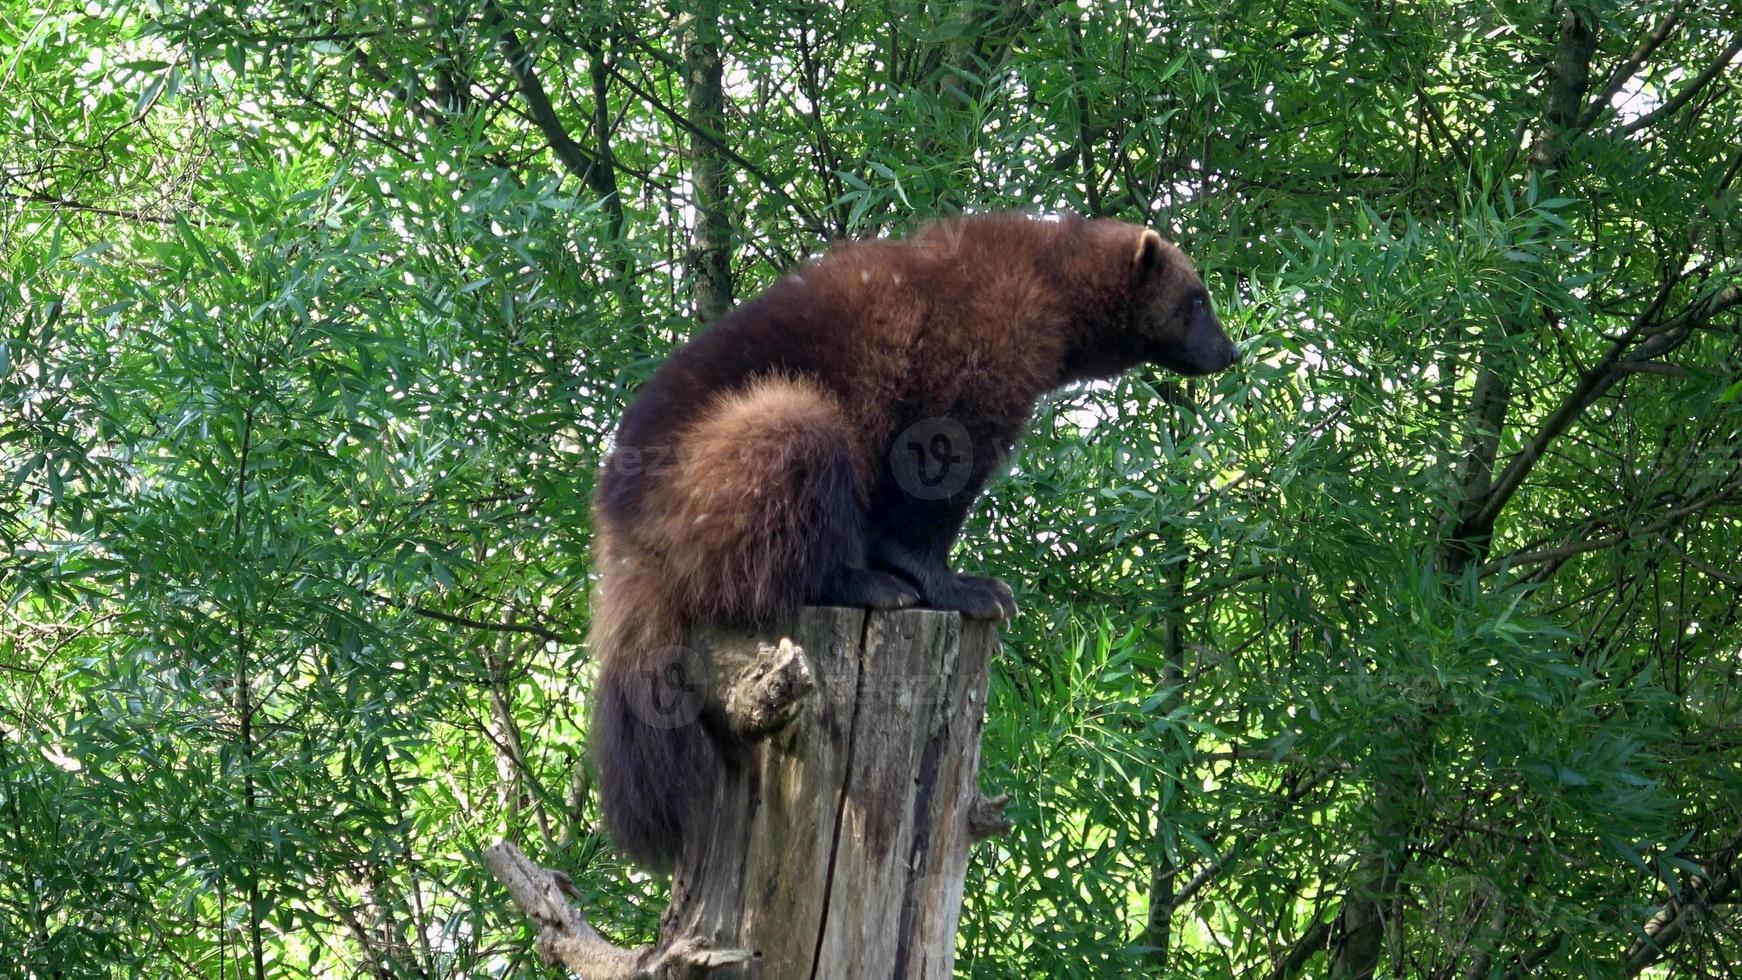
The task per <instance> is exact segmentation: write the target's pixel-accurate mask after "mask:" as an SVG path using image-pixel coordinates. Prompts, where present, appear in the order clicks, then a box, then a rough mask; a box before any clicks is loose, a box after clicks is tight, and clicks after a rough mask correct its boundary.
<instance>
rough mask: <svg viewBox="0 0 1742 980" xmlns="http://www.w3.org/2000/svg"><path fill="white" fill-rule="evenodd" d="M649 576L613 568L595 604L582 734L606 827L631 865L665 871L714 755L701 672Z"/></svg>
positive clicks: (708, 785)
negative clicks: (589, 714)
mask: <svg viewBox="0 0 1742 980" xmlns="http://www.w3.org/2000/svg"><path fill="white" fill-rule="evenodd" d="M649 578H650V576H649V570H648V569H646V568H645V567H635V566H633V565H630V564H619V565H618V567H616V568H614V569H612V570H610V571H609V572H607V573H606V575H605V578H604V580H603V581H602V582H601V584H600V588H599V593H598V596H597V597H596V598H595V608H594V613H593V629H592V633H591V635H590V637H589V644H590V645H591V646H592V648H593V650H594V651H595V653H596V654H598V655H602V657H603V660H602V662H601V664H600V666H599V678H598V682H597V685H596V686H595V687H594V694H593V699H594V700H593V720H592V731H591V733H590V736H589V741H590V743H591V749H592V752H593V758H594V760H595V765H596V766H597V768H598V773H599V801H600V809H601V811H602V812H603V814H604V817H605V829H606V831H607V832H608V833H609V834H610V835H611V839H612V840H613V841H615V842H616V843H617V846H618V847H619V848H621V849H622V851H623V853H624V854H626V855H627V856H628V857H629V859H630V860H632V861H634V862H635V863H637V864H640V865H643V866H645V867H648V868H652V869H654V870H666V869H669V868H670V867H671V865H672V862H673V861H674V860H675V859H676V858H677V856H678V854H679V853H680V851H681V849H682V842H683V840H684V839H685V836H684V830H685V825H686V824H688V823H690V822H691V814H693V813H695V812H696V811H697V805H698V804H699V803H701V802H703V801H702V800H701V799H699V797H700V796H701V795H702V794H706V793H709V792H710V791H711V789H712V787H713V783H714V773H715V772H717V771H718V770H719V768H720V765H721V756H720V748H719V746H718V745H716V744H715V740H714V738H713V736H712V735H710V734H709V732H708V730H707V729H706V727H705V726H704V725H703V723H702V719H701V711H702V707H703V703H704V697H705V693H706V688H705V686H704V685H705V683H706V674H705V672H704V671H703V669H702V668H701V665H700V664H698V663H696V662H695V661H694V659H693V658H692V657H690V656H688V655H687V652H686V648H685V646H684V642H685V640H686V639H687V635H686V633H687V631H686V630H685V628H684V626H683V623H682V622H681V621H680V620H679V619H678V618H677V616H676V610H675V609H673V608H672V606H671V602H670V597H669V596H668V595H666V593H665V591H664V590H663V589H662V588H660V587H659V583H657V582H654V581H649Z"/></svg>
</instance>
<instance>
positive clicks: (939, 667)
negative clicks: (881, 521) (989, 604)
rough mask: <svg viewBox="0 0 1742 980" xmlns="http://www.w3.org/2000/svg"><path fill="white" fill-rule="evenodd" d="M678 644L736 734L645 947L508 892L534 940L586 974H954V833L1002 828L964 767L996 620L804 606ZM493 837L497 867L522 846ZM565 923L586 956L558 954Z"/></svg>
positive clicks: (960, 848)
mask: <svg viewBox="0 0 1742 980" xmlns="http://www.w3.org/2000/svg"><path fill="white" fill-rule="evenodd" d="M787 638H790V640H791V642H776V641H779V640H784V639H787ZM693 645H694V646H695V647H696V648H697V649H699V650H701V651H703V653H704V656H703V658H702V659H703V661H704V662H706V663H707V664H708V665H709V667H710V670H711V677H710V680H709V692H710V693H709V698H710V701H711V703H712V705H713V707H714V709H715V710H717V711H719V712H720V713H721V715H722V717H724V718H725V719H726V720H727V723H728V724H729V725H730V726H731V728H732V729H733V730H734V731H735V732H737V733H738V734H739V736H740V737H741V738H743V739H744V740H745V742H744V745H743V747H742V751H741V752H740V753H739V764H738V765H736V766H734V767H732V768H730V769H729V770H728V771H726V772H724V773H723V774H722V775H721V776H720V778H719V780H718V782H717V785H716V786H715V787H714V800H713V809H712V812H714V813H715V814H717V815H718V820H717V821H716V823H715V824H714V826H713V828H712V833H710V834H708V835H707V836H705V837H702V838H699V839H697V840H693V841H690V842H689V844H690V846H689V848H688V850H687V851H686V853H685V854H684V855H683V856H682V858H680V860H679V863H678V866H677V869H676V871H675V873H674V875H673V878H672V899H671V905H670V906H669V907H668V908H667V909H666V912H665V916H664V918H663V920H662V926H661V931H660V942H659V943H658V944H657V945H655V946H652V947H644V948H643V949H640V950H633V951H631V950H616V949H615V948H614V947H609V946H605V947H604V948H603V949H601V948H600V947H599V944H600V943H602V942H603V940H601V939H599V938H598V936H597V933H594V932H593V931H592V930H591V928H590V927H588V926H587V925H586V923H585V921H584V920H582V919H581V918H580V916H579V913H578V912H574V911H573V910H566V909H565V910H549V909H546V910H544V912H543V913H542V914H541V913H539V912H535V910H534V909H532V908H529V907H527V906H526V904H525V903H520V904H522V908H523V910H525V911H526V912H527V914H528V915H531V916H533V918H534V919H535V921H537V922H539V924H540V927H541V937H540V948H541V950H544V951H545V953H546V955H547V957H550V958H551V959H553V960H558V961H562V962H566V963H568V964H569V965H570V966H571V967H572V968H574V969H577V970H580V971H582V972H583V974H584V975H585V976H587V977H588V978H589V980H599V978H600V977H603V976H625V977H635V976H646V977H658V976H671V977H680V976H708V977H721V978H734V980H736V978H745V980H748V978H759V980H796V978H817V980H837V978H867V980H870V978H875V980H886V978H892V977H904V978H915V980H918V978H945V977H949V976H950V975H951V969H952V966H953V964H954V960H955V938H956V924H957V920H958V918H959V916H960V914H961V905H962V885H963V880H964V877H965V875H966V873H967V863H968V851H969V846H970V845H971V844H972V843H973V841H974V840H975V839H977V838H980V837H984V836H988V835H990V834H995V833H1002V832H1003V831H1005V830H1007V829H1008V827H1009V825H1008V824H1007V823H1005V822H1004V820H1003V814H1002V808H1003V805H1004V803H1005V801H1006V800H1007V797H995V798H990V799H989V798H987V797H984V796H982V795H981V794H980V792H979V790H978V788H977V786H976V781H975V774H976V771H977V770H978V767H979V758H980V733H981V729H982V727H983V725H984V720H985V704H986V683H987V662H988V660H989V659H990V658H991V656H992V654H993V652H994V651H996V649H997V646H998V635H997V629H996V627H995V626H994V625H993V624H991V623H985V622H974V621H969V622H966V623H964V622H963V620H962V619H961V617H960V616H959V615H957V614H955V613H944V612H935V611H929V610H904V611H900V612H872V613H867V612H866V611H865V610H862V609H832V608H831V609H821V608H813V609H806V610H804V611H803V614H802V615H801V616H800V618H799V621H798V622H797V623H796V624H795V626H794V627H793V628H792V629H791V630H787V631H781V632H780V634H779V635H778V636H766V635H764V636H752V635H746V634H742V633H731V632H723V631H707V632H704V633H702V634H701V635H699V636H697V637H695V639H694V642H693ZM503 848H507V849H508V850H510V851H511V850H512V845H498V846H497V847H496V848H492V849H491V851H492V852H495V853H493V854H490V853H487V854H486V860H487V861H489V862H490V864H491V867H492V870H494V871H496V872H497V875H498V877H503V876H504V870H502V868H501V867H499V866H506V865H507V864H508V863H509V862H511V860H512V858H519V860H520V861H523V862H524V861H525V859H524V858H523V857H519V854H518V852H517V851H514V852H513V853H512V856H511V857H510V856H505V853H506V852H504V851H503V850H502V849H503ZM528 864H529V862H528ZM544 873H545V874H549V872H544ZM504 881H505V882H507V881H508V878H506V877H504ZM556 884H557V885H559V886H560V885H562V884H566V882H561V881H558V882H556ZM521 890H522V891H525V890H526V886H521ZM516 901H517V902H519V897H518V896H517V897H516ZM564 930H574V932H575V933H576V934H579V935H580V936H581V938H580V940H579V941H578V943H577V942H569V944H568V945H569V947H573V948H576V949H578V950H579V951H580V952H585V953H586V954H587V955H586V957H585V960H584V962H585V965H584V966H583V962H582V959H581V957H579V956H576V957H570V956H567V955H563V954H562V953H561V952H560V951H559V950H558V947H561V946H562V944H563V943H564V942H565V934H564V932H563V931H564ZM553 933H555V934H554V935H553ZM613 957H615V958H613ZM601 964H615V965H613V966H609V967H602V966H601ZM588 970H591V971H593V972H587V971H588Z"/></svg>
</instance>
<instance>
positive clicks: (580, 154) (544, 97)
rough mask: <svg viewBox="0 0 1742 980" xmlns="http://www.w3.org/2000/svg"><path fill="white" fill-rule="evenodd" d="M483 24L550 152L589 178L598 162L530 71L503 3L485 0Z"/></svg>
mask: <svg viewBox="0 0 1742 980" xmlns="http://www.w3.org/2000/svg"><path fill="white" fill-rule="evenodd" d="M484 24H485V26H486V28H488V29H489V30H492V31H495V32H496V34H497V45H498V46H499V47H501V49H502V55H503V57H505V58H507V59H508V71H509V73H510V74H512V75H513V76H514V84H515V87H516V88H518V89H519V90H520V98H521V101H523V102H525V103H526V111H527V113H528V114H529V115H531V117H532V122H533V124H534V125H536V126H537V127H538V131H539V132H541V133H543V134H544V139H545V142H546V143H548V144H550V149H551V152H552V153H554V154H556V158H557V159H558V160H559V161H561V162H562V165H563V167H564V168H566V169H567V170H568V171H569V172H570V173H572V174H574V175H575V176H576V177H579V178H581V180H582V181H583V182H586V181H588V180H589V178H590V171H591V170H592V168H593V167H595V166H597V165H598V161H597V160H596V158H595V157H594V156H593V154H591V153H589V152H588V151H587V149H586V148H585V147H583V146H581V144H579V143H577V142H575V138H574V137H573V136H570V135H569V131H568V129H567V128H566V127H564V126H563V122H562V120H561V119H560V118H558V117H557V114H556V107H555V106H554V105H552V104H551V101H550V95H549V94H547V93H546V92H545V90H544V85H543V84H542V83H541V82H539V80H538V75H537V73H535V72H534V71H533V63H532V52H531V51H528V50H527V48H526V45H524V44H522V43H521V41H520V35H519V34H518V33H517V32H516V31H515V30H514V27H513V25H511V24H509V23H508V21H507V18H506V17H504V16H503V14H502V7H501V5H500V4H498V3H497V2H496V0H486V2H485V5H484ZM589 186H591V185H590V184H589Z"/></svg>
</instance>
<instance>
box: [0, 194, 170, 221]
mask: <svg viewBox="0 0 1742 980" xmlns="http://www.w3.org/2000/svg"><path fill="white" fill-rule="evenodd" d="M0 197H4V198H6V199H8V200H12V201H21V202H23V203H25V204H46V205H48V206H50V207H54V208H63V209H65V210H68V211H82V212H85V213H86V214H101V215H105V216H107V217H110V218H126V219H127V220H129V221H149V222H151V223H153V224H159V225H173V224H175V219H174V218H165V217H162V216H160V215H155V214H147V213H146V212H144V211H134V210H131V209H128V208H105V207H100V206H98V205H95V204H80V203H79V202H78V201H69V200H67V199H65V198H60V197H53V196H51V195H48V194H38V193H35V192H29V193H24V194H15V193H13V192H12V191H0Z"/></svg>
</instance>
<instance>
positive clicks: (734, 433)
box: [588, 378, 863, 869]
mask: <svg viewBox="0 0 1742 980" xmlns="http://www.w3.org/2000/svg"><path fill="white" fill-rule="evenodd" d="M674 438H677V439H678V442H677V444H676V445H675V446H673V447H672V456H673V457H674V462H673V465H672V466H671V467H670V469H669V471H668V472H665V473H662V474H658V475H656V476H653V477H650V478H649V480H648V483H647V484H646V486H645V489H644V492H643V493H642V494H641V496H640V500H639V506H638V507H637V508H636V512H637V517H636V519H635V521H634V526H624V527H614V526H612V525H611V522H610V521H609V520H607V519H606V518H605V516H604V515H603V514H600V521H599V524H600V526H599V528H598V534H599V537H598V539H597V544H596V547H595V555H596V557H597V563H598V568H599V571H600V573H601V579H600V584H599V588H598V591H597V592H596V594H595V598H594V608H593V629H592V632H591V634H590V636H589V637H588V643H589V646H590V647H591V649H592V651H593V654H594V656H596V657H599V658H600V660H601V662H600V670H599V680H598V685H597V687H596V689H595V694H594V705H593V721H592V726H593V728H592V734H591V742H592V749H593V753H594V760H595V764H596V765H597V767H598V771H599V793H600V803H601V807H602V809H603V811H604V816H605V826H606V829H607V830H608V831H609V832H610V834H611V837H612V839H613V840H615V841H616V842H617V846H618V847H620V848H621V849H622V850H623V851H624V852H625V853H626V854H627V855H628V856H629V857H630V858H631V859H632V860H634V861H636V862H637V863H639V864H642V865H644V866H647V867H650V868H655V869H665V868H669V867H670V866H671V865H672V863H673V862H674V861H675V860H676V858H677V857H678V855H679V854H681V853H682V849H683V845H684V842H685V841H686V840H688V839H689V837H690V832H691V830H692V828H693V827H694V826H695V825H696V824H697V822H698V821H699V820H701V819H703V816H702V815H703V814H705V813H706V807H707V804H708V803H709V801H710V800H711V798H712V792H713V786H714V777H715V774H716V773H717V772H718V771H719V769H720V767H721V765H722V764H723V763H724V761H725V753H724V750H723V749H722V746H721V744H720V740H719V739H718V738H717V737H716V735H715V734H714V733H713V731H712V730H711V729H710V724H709V722H710V719H708V718H706V717H704V715H703V712H704V711H705V709H706V693H707V665H706V664H705V663H703V662H702V660H701V658H700V654H699V653H698V652H697V651H694V650H691V649H689V648H688V647H687V643H688V640H689V628H690V625H691V624H693V623H697V622H704V621H706V622H728V623H742V624H750V625H754V624H763V623H769V622H774V621H778V620H780V619H782V618H784V617H787V616H789V615H791V614H792V613H794V612H796V611H797V609H798V607H799V605H800V604H801V603H802V602H803V601H804V599H805V596H806V592H807V590H808V589H809V588H810V587H811V586H812V585H813V584H814V583H815V582H816V581H818V579H819V578H820V577H821V576H824V575H826V574H828V573H829V571H830V570H831V569H833V568H834V567H835V566H836V565H839V564H841V563H842V562H847V563H850V564H858V563H859V561H860V558H861V556H860V555H859V554H858V553H857V549H859V548H861V547H862V545H861V541H862V534H861V530H860V524H861V521H862V516H861V515H862V514H863V496H862V491H861V489H860V487H861V486H862V481H861V479H860V477H859V476H858V475H857V471H856V469H855V466H854V462H853V454H852V448H851V443H850V441H849V431H848V428H847V426H846V423H845V420H844V419H843V417H842V414H841V411H840V408H839V406H838V405H837V404H836V403H835V401H834V400H833V399H832V398H830V397H828V396H827V395H826V394H824V393H822V392H821V391H819V390H818V389H817V388H816V387H815V386H813V385H811V384H809V383H807V382H804V381H799V380H795V379H790V378H772V379H765V380H762V381H759V382H757V383H755V384H753V385H750V386H748V387H747V388H745V389H743V390H741V391H738V392H734V393H731V394H729V395H727V396H725V397H722V398H720V399H719V400H717V401H715V402H714V403H712V404H710V405H709V406H708V407H707V409H706V410H705V411H703V412H702V413H701V414H700V415H699V416H698V417H697V418H696V420H695V423H694V424H693V425H692V426H690V427H689V428H687V429H686V430H685V431H684V432H683V433H682V435H681V437H677V436H675V435H674ZM716 727H717V726H716Z"/></svg>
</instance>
